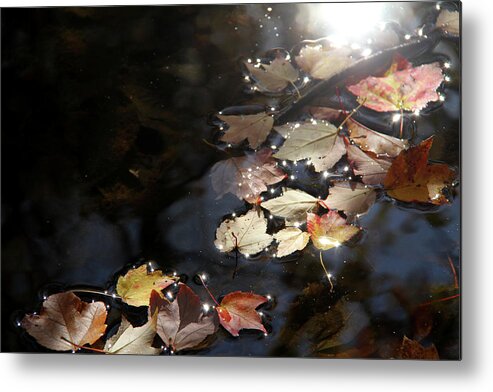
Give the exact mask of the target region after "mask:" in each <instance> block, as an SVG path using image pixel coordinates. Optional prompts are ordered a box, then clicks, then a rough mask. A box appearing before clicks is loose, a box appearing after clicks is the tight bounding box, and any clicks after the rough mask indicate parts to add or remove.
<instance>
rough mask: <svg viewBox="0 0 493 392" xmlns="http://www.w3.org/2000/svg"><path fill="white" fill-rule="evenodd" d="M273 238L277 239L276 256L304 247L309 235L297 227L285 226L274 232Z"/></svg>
mask: <svg viewBox="0 0 493 392" xmlns="http://www.w3.org/2000/svg"><path fill="white" fill-rule="evenodd" d="M274 239H276V240H277V241H279V245H277V254H276V255H277V257H284V256H287V255H290V254H291V253H293V252H296V251H297V250H302V249H304V248H305V246H306V244H308V241H309V240H310V235H309V234H308V233H305V232H304V231H302V230H300V229H298V228H297V227H287V228H285V229H282V230H281V231H278V232H277V233H276V234H274Z"/></svg>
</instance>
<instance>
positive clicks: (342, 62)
mask: <svg viewBox="0 0 493 392" xmlns="http://www.w3.org/2000/svg"><path fill="white" fill-rule="evenodd" d="M295 60H296V63H297V64H298V65H299V67H300V68H301V69H302V70H303V71H305V72H306V73H308V74H309V75H310V76H311V77H312V78H314V79H330V78H331V77H332V76H334V75H337V74H338V73H340V72H342V71H344V70H345V69H346V68H348V67H349V66H350V65H351V64H352V63H353V62H354V60H353V58H352V57H351V50H350V49H348V48H337V49H335V48H331V49H325V48H323V47H322V45H316V46H305V47H303V48H302V49H301V50H300V54H299V56H296V57H295Z"/></svg>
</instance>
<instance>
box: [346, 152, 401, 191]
mask: <svg viewBox="0 0 493 392" xmlns="http://www.w3.org/2000/svg"><path fill="white" fill-rule="evenodd" d="M347 157H348V160H349V162H350V164H351V167H352V168H353V171H354V174H356V175H357V176H361V178H362V181H363V183H365V184H367V185H379V184H383V181H384V179H385V176H386V175H387V171H388V170H389V168H390V166H391V165H392V163H391V162H390V161H389V160H387V159H381V158H378V157H377V156H376V155H375V154H374V153H372V152H370V151H369V152H366V153H365V152H364V151H362V150H361V149H360V148H359V147H357V146H355V145H348V146H347Z"/></svg>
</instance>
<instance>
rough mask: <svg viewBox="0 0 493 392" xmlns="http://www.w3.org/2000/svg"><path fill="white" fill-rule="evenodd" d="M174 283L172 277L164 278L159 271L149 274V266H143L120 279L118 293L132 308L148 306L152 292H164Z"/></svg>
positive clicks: (117, 286)
mask: <svg viewBox="0 0 493 392" xmlns="http://www.w3.org/2000/svg"><path fill="white" fill-rule="evenodd" d="M174 282H175V280H174V279H173V278H172V277H169V276H164V275H163V273H162V272H161V271H159V270H157V271H152V272H147V265H146V264H143V265H141V266H140V267H139V268H136V269H131V270H129V271H128V272H127V273H126V274H125V276H120V277H119V278H118V282H117V284H116V292H117V294H118V295H119V296H120V297H121V298H122V301H123V302H126V303H127V304H129V305H131V306H147V305H149V298H150V297H151V292H152V290H163V289H165V288H166V287H168V286H169V285H170V284H173V283H174Z"/></svg>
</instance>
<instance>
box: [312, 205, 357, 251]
mask: <svg viewBox="0 0 493 392" xmlns="http://www.w3.org/2000/svg"><path fill="white" fill-rule="evenodd" d="M306 222H307V228H308V233H310V238H311V240H312V242H313V245H315V247H316V248H318V249H320V250H328V249H331V248H334V247H338V246H340V245H342V244H343V243H344V242H346V241H349V240H350V239H351V238H352V237H353V236H354V235H356V234H357V233H358V232H359V231H360V228H359V227H356V226H353V225H348V224H347V223H346V220H345V219H344V218H342V217H341V216H340V215H339V214H338V213H337V211H329V212H328V213H327V214H325V215H322V216H318V215H316V214H312V213H308V217H307V221H306Z"/></svg>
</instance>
